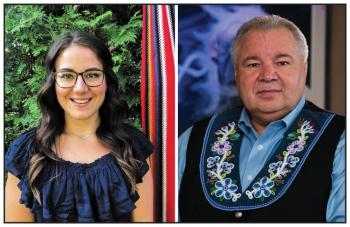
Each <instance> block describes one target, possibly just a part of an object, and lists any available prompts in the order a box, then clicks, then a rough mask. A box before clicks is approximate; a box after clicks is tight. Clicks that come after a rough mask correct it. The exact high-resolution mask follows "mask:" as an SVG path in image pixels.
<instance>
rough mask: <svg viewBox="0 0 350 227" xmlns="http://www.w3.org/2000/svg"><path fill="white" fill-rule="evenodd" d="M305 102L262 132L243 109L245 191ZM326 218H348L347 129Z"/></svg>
mask: <svg viewBox="0 0 350 227" xmlns="http://www.w3.org/2000/svg"><path fill="white" fill-rule="evenodd" d="M304 104H305V97H303V98H302V99H301V100H300V101H299V103H298V105H297V106H296V107H295V108H294V110H293V111H291V112H290V113H289V114H288V115H286V116H285V117H284V118H283V119H281V120H277V121H274V122H271V123H270V124H269V125H268V126H267V127H266V128H265V130H264V132H263V133H262V134H261V135H259V134H258V133H257V132H256V131H255V129H254V128H253V126H252V124H251V121H250V118H249V115H248V112H247V110H246V109H243V111H242V113H241V116H240V119H239V123H238V126H239V128H240V129H241V130H242V132H243V134H244V135H243V137H242V144H241V151H242V150H244V152H240V156H239V162H240V165H239V171H240V179H241V184H242V191H245V190H246V189H247V187H248V186H249V184H250V183H251V181H252V180H253V179H254V178H255V177H256V175H257V174H258V173H259V172H260V170H261V168H262V167H263V166H264V165H265V164H266V162H267V161H268V160H269V159H270V156H271V155H272V153H273V151H274V148H275V146H277V145H278V142H279V141H280V140H281V139H282V137H283V134H284V133H285V132H286V130H287V129H288V127H289V126H290V125H291V124H292V123H293V121H294V120H295V118H296V117H297V116H298V114H299V112H300V111H301V110H302V108H303V106H304ZM191 130H192V127H191V128H189V129H187V130H186V131H185V132H184V133H183V134H182V135H181V136H180V138H179V143H178V149H179V166H178V169H179V174H178V177H179V179H178V180H179V181H178V182H179V188H180V185H181V179H182V175H183V172H184V170H185V165H186V152H187V143H188V140H189V136H190V134H191ZM326 219H327V221H328V222H345V132H343V133H342V135H341V138H340V140H339V142H338V145H337V148H336V152H335V157H334V161H333V171H332V190H331V193H330V196H329V199H328V204H327V213H326Z"/></svg>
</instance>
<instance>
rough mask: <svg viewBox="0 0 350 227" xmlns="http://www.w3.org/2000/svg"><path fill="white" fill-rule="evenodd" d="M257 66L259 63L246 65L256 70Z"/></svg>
mask: <svg viewBox="0 0 350 227" xmlns="http://www.w3.org/2000/svg"><path fill="white" fill-rule="evenodd" d="M258 66H259V63H250V64H248V65H247V67H248V68H256V67H258Z"/></svg>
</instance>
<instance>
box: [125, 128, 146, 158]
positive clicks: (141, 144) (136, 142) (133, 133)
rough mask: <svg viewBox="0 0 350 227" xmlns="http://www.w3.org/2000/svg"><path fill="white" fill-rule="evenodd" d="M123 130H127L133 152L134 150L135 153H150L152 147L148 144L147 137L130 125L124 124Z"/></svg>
mask: <svg viewBox="0 0 350 227" xmlns="http://www.w3.org/2000/svg"><path fill="white" fill-rule="evenodd" d="M125 128H126V130H127V133H128V134H129V136H130V140H131V146H132V148H133V150H135V151H136V152H141V153H151V152H152V150H153V145H152V143H151V142H150V140H149V139H148V138H147V136H146V135H145V134H144V133H143V132H142V131H141V130H139V129H138V128H136V127H134V126H132V125H130V124H125ZM148 155H149V154H148ZM148 155H147V156H148Z"/></svg>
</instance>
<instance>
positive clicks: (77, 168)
mask: <svg viewBox="0 0 350 227" xmlns="http://www.w3.org/2000/svg"><path fill="white" fill-rule="evenodd" d="M112 66H113V62H112V59H111V54H110V52H109V50H108V48H107V47H106V46H105V44H104V43H103V42H102V41H100V40H99V39H97V38H96V37H95V36H93V35H91V34H88V33H84V32H74V33H68V34H65V35H63V36H62V37H60V38H59V39H58V40H57V41H56V42H55V43H54V44H53V46H52V47H51V49H50V50H49V52H48V55H47V59H46V71H47V80H46V82H45V84H44V85H43V87H42V89H41V90H40V92H39V95H38V102H39V104H40V107H41V111H42V117H41V120H40V123H39V126H38V127H37V128H34V129H32V130H29V131H28V132H26V133H24V134H23V135H21V136H19V137H18V138H17V139H16V140H15V141H14V142H13V143H12V144H11V145H10V147H9V149H8V151H7V153H6V156H5V169H6V171H8V172H9V173H8V180H7V183H6V188H5V221H6V222H21V221H24V222H31V221H36V222H119V221H121V222H129V221H153V181H152V179H153V178H152V176H151V171H148V170H149V165H148V164H149V161H148V157H149V155H150V154H151V152H152V150H153V147H152V145H151V143H150V142H149V141H148V140H147V138H146V137H145V136H144V135H143V134H142V133H141V132H140V131H138V130H137V129H136V128H134V127H132V126H130V125H128V124H127V123H125V119H126V113H127V106H126V105H125V103H124V102H122V101H121V100H120V99H119V94H118V82H117V80H116V76H115V74H114V72H113V71H112ZM138 183H140V184H138ZM136 184H137V185H136Z"/></svg>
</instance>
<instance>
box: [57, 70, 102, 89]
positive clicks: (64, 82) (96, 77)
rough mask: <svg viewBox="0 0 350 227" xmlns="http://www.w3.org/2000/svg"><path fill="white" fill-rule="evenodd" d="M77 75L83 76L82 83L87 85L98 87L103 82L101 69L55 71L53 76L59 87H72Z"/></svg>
mask: <svg viewBox="0 0 350 227" xmlns="http://www.w3.org/2000/svg"><path fill="white" fill-rule="evenodd" d="M78 76H81V77H82V78H83V81H84V83H85V84H86V85H87V86H89V87H98V86H100V85H101V84H102V83H103V80H104V72H103V70H99V69H94V70H87V71H85V72H81V73H77V72H75V71H73V70H72V71H62V72H55V73H54V77H55V81H56V83H57V85H58V86H59V87H61V88H72V87H74V86H75V84H76V83H77V80H78Z"/></svg>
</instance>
